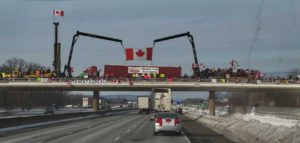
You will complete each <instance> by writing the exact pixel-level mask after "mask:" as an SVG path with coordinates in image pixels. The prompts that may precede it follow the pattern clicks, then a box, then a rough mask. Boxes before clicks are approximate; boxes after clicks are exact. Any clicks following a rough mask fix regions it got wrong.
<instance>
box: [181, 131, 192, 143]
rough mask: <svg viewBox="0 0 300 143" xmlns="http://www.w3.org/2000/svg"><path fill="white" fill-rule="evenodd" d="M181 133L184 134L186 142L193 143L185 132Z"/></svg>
mask: <svg viewBox="0 0 300 143" xmlns="http://www.w3.org/2000/svg"><path fill="white" fill-rule="evenodd" d="M181 133H182V135H183V137H184V139H185V140H186V142H187V143H191V141H190V139H189V138H188V137H187V136H186V135H185V134H184V132H183V131H182V132H181Z"/></svg>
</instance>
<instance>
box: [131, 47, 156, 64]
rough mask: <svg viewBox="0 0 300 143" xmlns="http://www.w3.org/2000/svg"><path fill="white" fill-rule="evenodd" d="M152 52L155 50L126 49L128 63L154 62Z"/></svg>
mask: <svg viewBox="0 0 300 143" xmlns="http://www.w3.org/2000/svg"><path fill="white" fill-rule="evenodd" d="M152 51H153V48H151V47H150V48H144V49H140V48H139V49H133V48H126V49H125V54H126V61H129V60H150V61H151V60H152Z"/></svg>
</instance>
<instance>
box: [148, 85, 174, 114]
mask: <svg viewBox="0 0 300 143" xmlns="http://www.w3.org/2000/svg"><path fill="white" fill-rule="evenodd" d="M150 100H151V104H150V106H151V111H153V112H170V111H171V108H172V103H171V102H172V93H171V89H169V88H154V89H152V92H151V98H150Z"/></svg>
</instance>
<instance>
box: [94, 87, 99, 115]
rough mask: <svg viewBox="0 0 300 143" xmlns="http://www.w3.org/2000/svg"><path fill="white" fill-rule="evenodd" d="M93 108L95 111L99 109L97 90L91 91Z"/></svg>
mask: <svg viewBox="0 0 300 143" xmlns="http://www.w3.org/2000/svg"><path fill="white" fill-rule="evenodd" d="M93 92H94V94H93V110H94V111H95V112H98V111H99V91H98V90H94V91H93Z"/></svg>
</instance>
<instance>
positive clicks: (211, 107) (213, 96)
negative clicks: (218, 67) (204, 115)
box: [208, 91, 216, 116]
mask: <svg viewBox="0 0 300 143" xmlns="http://www.w3.org/2000/svg"><path fill="white" fill-rule="evenodd" d="M215 103H216V92H215V91H209V97H208V110H209V115H212V116H215V108H216V106H215Z"/></svg>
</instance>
